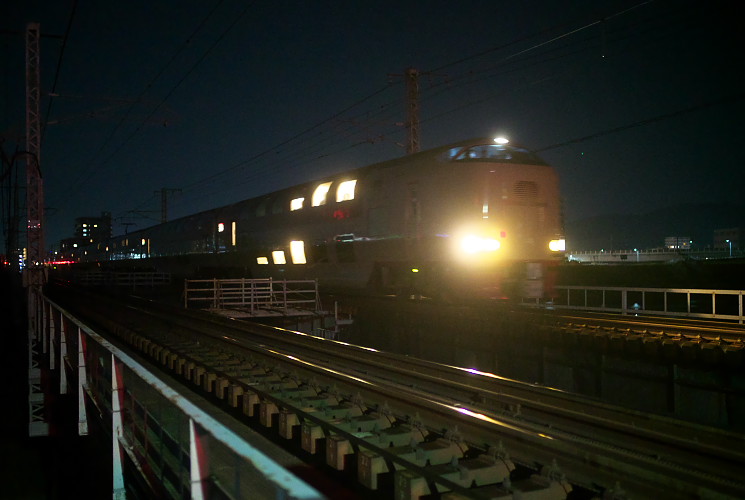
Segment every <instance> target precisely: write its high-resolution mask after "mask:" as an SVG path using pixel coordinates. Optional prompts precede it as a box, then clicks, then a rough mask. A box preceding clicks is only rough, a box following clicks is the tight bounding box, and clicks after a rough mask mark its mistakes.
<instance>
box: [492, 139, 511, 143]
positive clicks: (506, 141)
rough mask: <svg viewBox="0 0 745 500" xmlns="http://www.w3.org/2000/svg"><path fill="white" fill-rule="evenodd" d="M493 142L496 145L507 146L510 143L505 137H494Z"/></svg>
mask: <svg viewBox="0 0 745 500" xmlns="http://www.w3.org/2000/svg"><path fill="white" fill-rule="evenodd" d="M494 142H496V143H497V144H507V143H508V142H510V141H509V140H508V139H507V138H506V137H495V138H494Z"/></svg>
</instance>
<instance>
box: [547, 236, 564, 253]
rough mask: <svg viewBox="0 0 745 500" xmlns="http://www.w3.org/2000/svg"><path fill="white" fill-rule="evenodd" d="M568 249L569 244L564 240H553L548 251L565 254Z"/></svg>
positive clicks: (549, 243)
mask: <svg viewBox="0 0 745 500" xmlns="http://www.w3.org/2000/svg"><path fill="white" fill-rule="evenodd" d="M566 247H567V243H566V240H565V239H564V238H562V239H560V240H551V241H549V242H548V249H549V250H551V251H552V252H563V251H565V250H566V249H567V248H566Z"/></svg>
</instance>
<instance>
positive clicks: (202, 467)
mask: <svg viewBox="0 0 745 500" xmlns="http://www.w3.org/2000/svg"><path fill="white" fill-rule="evenodd" d="M202 434H203V433H201V432H200V431H199V429H198V428H197V424H196V423H195V422H194V420H192V419H189V464H190V476H191V498H192V500H202V499H204V498H205V488H204V480H205V479H206V478H207V477H208V475H209V468H208V467H207V455H206V453H205V450H204V438H203V436H202Z"/></svg>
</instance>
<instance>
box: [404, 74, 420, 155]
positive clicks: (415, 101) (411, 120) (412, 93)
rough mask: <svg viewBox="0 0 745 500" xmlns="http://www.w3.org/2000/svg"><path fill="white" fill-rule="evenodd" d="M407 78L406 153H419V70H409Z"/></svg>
mask: <svg viewBox="0 0 745 500" xmlns="http://www.w3.org/2000/svg"><path fill="white" fill-rule="evenodd" d="M405 78H406V109H407V120H406V128H407V129H408V131H409V141H408V143H407V145H406V153H407V154H412V153H418V152H419V150H420V148H419V70H417V69H416V68H408V69H407V70H406V74H405Z"/></svg>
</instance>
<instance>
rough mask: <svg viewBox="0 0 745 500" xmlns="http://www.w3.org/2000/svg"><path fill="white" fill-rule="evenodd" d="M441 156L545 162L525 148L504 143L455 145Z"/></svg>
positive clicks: (497, 160)
mask: <svg viewBox="0 0 745 500" xmlns="http://www.w3.org/2000/svg"><path fill="white" fill-rule="evenodd" d="M441 158H442V159H443V160H445V161H448V160H449V161H493V162H505V163H522V164H527V165H545V164H546V163H545V162H544V161H543V160H541V159H540V158H538V157H537V156H536V155H534V154H533V153H531V152H530V151H528V150H527V149H525V148H521V147H516V146H509V145H506V144H479V145H475V146H470V147H466V148H464V147H460V146H459V147H455V148H451V149H449V150H447V151H446V152H445V153H444V154H443V155H442V156H441Z"/></svg>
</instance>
